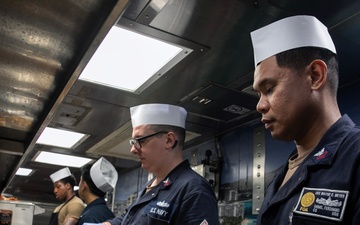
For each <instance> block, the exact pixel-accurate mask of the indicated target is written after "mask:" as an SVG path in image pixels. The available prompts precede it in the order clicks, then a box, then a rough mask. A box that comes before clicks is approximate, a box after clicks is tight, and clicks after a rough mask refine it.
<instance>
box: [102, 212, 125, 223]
mask: <svg viewBox="0 0 360 225" xmlns="http://www.w3.org/2000/svg"><path fill="white" fill-rule="evenodd" d="M126 212H127V210H125V212H124V213H123V214H121V216H119V217H115V218H114V219H111V220H107V221H106V222H109V223H110V224H111V225H121V223H122V221H123V218H124V216H125V214H126Z"/></svg>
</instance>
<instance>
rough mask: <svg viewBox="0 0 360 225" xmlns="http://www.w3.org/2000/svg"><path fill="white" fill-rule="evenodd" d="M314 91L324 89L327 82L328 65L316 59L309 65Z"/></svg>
mask: <svg viewBox="0 0 360 225" xmlns="http://www.w3.org/2000/svg"><path fill="white" fill-rule="evenodd" d="M309 69H310V73H311V84H312V89H316V90H317V89H320V88H321V87H324V86H325V84H326V81H327V65H326V63H325V62H324V61H322V60H320V59H316V60H314V61H312V62H311V63H310V65H309Z"/></svg>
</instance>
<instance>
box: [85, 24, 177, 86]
mask: <svg viewBox="0 0 360 225" xmlns="http://www.w3.org/2000/svg"><path fill="white" fill-rule="evenodd" d="M182 50H183V49H182V48H180V47H178V46H175V45H172V44H169V43H166V42H163V41H160V40H157V39H154V38H150V37H148V36H144V35H141V34H138V33H136V32H132V31H129V30H126V29H123V28H121V27H118V26H113V27H112V28H111V30H110V31H109V33H108V34H107V36H106V37H105V39H104V40H103V41H102V43H101V44H100V46H99V47H98V49H97V50H96V52H95V54H94V55H93V56H92V58H91V59H90V61H89V63H88V64H87V65H86V67H85V69H84V71H83V72H82V74H81V75H80V77H79V79H81V80H85V81H88V82H93V83H97V84H101V85H106V86H110V87H114V88H118V89H122V90H125V91H131V92H135V91H136V90H137V89H138V88H139V87H141V85H143V84H144V83H145V82H146V81H147V80H149V79H150V78H151V77H152V76H154V75H155V73H156V72H157V71H159V70H160V69H161V68H163V67H164V66H165V65H166V64H167V63H168V62H169V61H170V60H171V59H173V58H174V57H176V55H178V54H179V53H180V52H182Z"/></svg>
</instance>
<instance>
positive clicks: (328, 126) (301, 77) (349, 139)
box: [251, 15, 360, 225]
mask: <svg viewBox="0 0 360 225" xmlns="http://www.w3.org/2000/svg"><path fill="white" fill-rule="evenodd" d="M251 38H252V41H253V47H254V56H255V73H254V83H253V87H254V90H255V91H256V92H257V93H258V95H259V102H258V104H257V111H258V112H259V113H261V115H262V119H261V121H262V122H263V123H264V125H265V128H266V129H267V130H268V131H269V132H270V133H271V135H272V137H273V138H275V139H277V140H283V141H293V142H294V143H295V148H294V151H293V152H292V154H291V155H290V157H289V158H288V161H287V162H285V163H284V166H283V167H282V168H281V170H280V171H279V173H278V174H277V175H276V176H275V178H274V180H273V181H272V182H271V183H270V184H269V186H268V188H267V191H266V195H265V198H264V201H263V205H262V207H261V209H260V212H259V215H258V218H257V224H258V225H265V224H269V225H274V224H276V225H287V224H293V225H295V224H338V225H340V224H341V225H358V224H359V223H360V180H359V177H360V170H359V162H360V129H359V127H357V126H355V124H354V122H353V121H352V120H351V119H350V118H349V116H347V115H346V114H345V115H341V112H340V109H339V107H338V103H337V97H336V95H337V89H338V83H339V72H338V60H337V53H336V49H335V45H334V43H333V41H332V38H331V36H330V34H329V31H328V29H327V27H326V26H325V25H324V24H322V23H321V22H320V21H319V20H318V19H317V18H315V17H314V16H308V15H298V16H292V17H287V18H284V19H282V20H279V21H276V22H274V23H271V24H269V25H267V26H265V27H262V28H260V29H258V30H255V31H253V32H252V33H251Z"/></svg>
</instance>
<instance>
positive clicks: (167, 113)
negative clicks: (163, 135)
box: [130, 104, 187, 129]
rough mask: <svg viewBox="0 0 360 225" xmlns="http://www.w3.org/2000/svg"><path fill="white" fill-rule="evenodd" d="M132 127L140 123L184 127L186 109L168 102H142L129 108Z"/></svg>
mask: <svg viewBox="0 0 360 225" xmlns="http://www.w3.org/2000/svg"><path fill="white" fill-rule="evenodd" d="M130 114H131V122H132V126H133V127H137V126H140V125H148V124H153V125H171V126H176V127H182V128H184V129H185V120H186V114H187V112H186V110H185V109H184V108H182V107H179V106H174V105H168V104H144V105H139V106H135V107H131V108H130Z"/></svg>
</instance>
